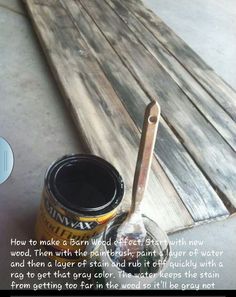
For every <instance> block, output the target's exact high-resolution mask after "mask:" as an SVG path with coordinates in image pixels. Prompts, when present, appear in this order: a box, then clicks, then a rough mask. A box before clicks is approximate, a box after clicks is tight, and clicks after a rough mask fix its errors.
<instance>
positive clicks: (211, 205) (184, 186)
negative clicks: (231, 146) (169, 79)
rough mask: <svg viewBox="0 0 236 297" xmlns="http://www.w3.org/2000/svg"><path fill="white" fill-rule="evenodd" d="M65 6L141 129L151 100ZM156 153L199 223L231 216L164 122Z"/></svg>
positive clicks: (77, 10)
mask: <svg viewBox="0 0 236 297" xmlns="http://www.w3.org/2000/svg"><path fill="white" fill-rule="evenodd" d="M63 3H64V5H65V7H66V8H67V9H68V11H69V13H70V14H71V16H72V18H73V20H74V22H75V25H76V26H77V29H78V30H79V32H80V33H81V34H82V36H83V38H84V40H86V42H87V43H88V45H89V46H90V48H91V50H92V52H93V55H94V56H95V57H96V59H97V61H98V62H99V63H100V66H101V68H102V69H103V71H104V73H105V74H106V76H107V78H108V79H109V80H110V82H111V84H112V86H113V88H114V90H115V91H116V93H117V94H118V96H119V98H120V99H121V101H122V102H123V104H124V106H125V107H126V109H127V110H128V112H129V114H130V116H131V117H132V118H133V120H134V121H135V123H136V124H137V126H138V127H139V128H141V125H142V117H143V112H144V109H145V106H146V105H147V104H148V103H149V98H148V97H147V95H146V94H145V93H144V92H143V90H142V89H141V88H140V86H139V85H138V83H137V82H136V80H135V79H134V77H133V76H132V75H131V73H130V72H129V71H128V69H127V68H126V67H125V66H124V65H123V64H122V63H121V60H120V59H119V57H118V56H117V55H116V53H115V51H114V50H113V48H112V47H111V46H110V45H109V43H108V42H107V41H106V38H105V37H104V36H103V34H102V33H101V32H100V30H99V28H98V27H97V26H96V25H95V24H94V22H93V20H92V19H91V17H90V16H89V15H88V14H87V13H86V12H85V10H84V9H83V8H82V7H81V5H80V4H79V3H78V2H76V1H73V0H67V1H66V2H63ZM155 151H156V154H157V157H158V160H159V161H160V162H161V165H162V167H163V168H164V170H165V171H166V172H167V175H168V177H169V178H170V180H171V182H172V184H173V185H174V187H175V188H176V190H177V192H178V193H179V195H180V197H181V198H182V200H183V202H184V204H185V206H186V207H187V209H188V210H189V212H190V213H191V215H192V217H193V218H194V220H195V221H201V220H208V219H210V218H214V217H217V216H221V215H225V214H227V211H226V208H225V207H224V205H223V203H222V201H221V200H220V198H219V197H218V196H217V194H216V193H215V192H214V191H213V189H212V188H211V186H210V184H209V183H208V181H207V180H206V178H205V177H204V175H203V174H202V173H201V171H200V169H199V168H198V167H197V166H196V164H195V163H194V161H193V160H192V159H191V157H190V156H189V154H188V153H187V152H186V150H185V149H184V147H183V146H182V145H181V143H180V142H179V141H178V139H177V138H176V137H175V135H174V134H173V132H172V131H171V130H170V128H169V127H168V126H167V125H166V123H165V122H164V121H163V120H161V123H160V126H159V131H158V141H157V143H156V148H155Z"/></svg>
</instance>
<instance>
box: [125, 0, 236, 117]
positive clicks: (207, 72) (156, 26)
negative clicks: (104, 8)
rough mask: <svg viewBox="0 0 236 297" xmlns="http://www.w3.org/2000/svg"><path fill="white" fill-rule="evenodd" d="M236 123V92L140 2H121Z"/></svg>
mask: <svg viewBox="0 0 236 297" xmlns="http://www.w3.org/2000/svg"><path fill="white" fill-rule="evenodd" d="M121 2H122V3H123V4H124V5H127V7H129V9H130V11H132V13H134V14H135V16H136V17H137V18H138V19H139V20H140V21H141V22H142V23H143V24H144V25H145V26H146V28H147V29H148V30H149V31H150V32H151V33H152V34H153V35H154V36H155V37H156V38H157V39H158V40H159V41H160V42H161V43H162V44H163V45H164V46H165V47H166V49H167V50H168V51H169V52H170V53H171V54H172V55H174V56H175V58H176V59H177V60H178V61H179V62H180V63H182V65H183V66H184V67H185V68H186V69H187V70H188V71H189V72H190V73H191V75H193V76H194V78H195V79H197V80H198V81H199V82H200V84H201V85H202V86H203V87H204V88H205V90H207V92H209V94H211V95H212V97H213V98H214V99H215V100H217V102H218V103H219V104H220V105H221V107H222V108H223V109H224V110H226V111H227V113H228V114H229V115H230V116H231V117H232V119H233V120H234V121H236V93H235V91H234V90H233V89H232V87H231V86H229V85H228V84H227V83H226V82H224V81H223V80H222V79H221V78H220V77H219V76H218V75H217V74H216V73H215V72H214V71H213V69H212V68H210V67H209V66H208V65H207V64H206V63H205V62H204V61H203V60H202V59H201V58H200V57H199V56H198V55H197V54H196V53H195V52H194V51H193V50H192V49H191V48H190V47H189V46H188V45H187V44H186V43H185V42H184V41H183V40H182V39H181V38H179V37H178V36H177V35H176V34H175V33H174V32H173V30H171V29H170V28H169V27H168V26H167V25H166V24H165V23H164V22H163V21H162V20H161V19H160V18H159V17H158V16H157V15H156V14H154V13H153V12H152V11H151V10H148V9H147V8H146V7H145V6H144V5H143V4H142V2H141V1H139V0H121Z"/></svg>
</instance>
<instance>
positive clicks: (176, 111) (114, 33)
mask: <svg viewBox="0 0 236 297" xmlns="http://www.w3.org/2000/svg"><path fill="white" fill-rule="evenodd" d="M80 2H81V3H82V4H83V6H84V7H85V8H86V11H87V12H88V13H89V15H90V16H91V17H92V18H93V20H94V22H95V23H96V24H97V26H98V27H99V28H100V30H101V31H102V32H103V34H104V35H105V36H106V38H107V40H108V41H109V43H110V44H111V45H112V46H113V48H114V49H115V51H116V53H117V54H118V55H119V57H120V58H121V59H122V61H123V63H124V64H125V65H126V66H127V67H128V68H129V70H130V72H131V73H132V74H133V75H134V76H135V77H136V79H137V80H138V82H139V84H140V85H141V86H142V87H143V89H144V90H145V91H146V92H147V93H148V94H149V95H150V96H151V97H153V98H155V97H156V96H159V100H160V101H159V102H160V104H161V107H162V112H163V113H162V115H163V117H164V118H165V119H166V120H167V121H168V123H169V125H171V126H172V127H173V129H174V131H175V133H176V134H177V135H178V136H179V137H180V138H182V139H183V142H184V146H185V148H186V149H187V150H188V151H189V152H190V154H191V156H192V157H193V158H194V160H195V162H196V163H197V164H198V166H200V168H201V170H202V171H203V173H204V174H205V175H206V176H207V178H208V180H209V181H210V183H211V184H212V185H213V186H214V187H215V189H216V190H217V192H218V194H219V195H220V197H221V199H222V200H223V201H224V203H225V205H227V207H228V209H229V210H230V211H231V212H233V211H235V207H236V183H235V176H236V171H235V168H236V158H235V152H234V151H233V150H232V148H231V147H230V146H229V145H228V144H227V143H226V142H225V141H224V140H223V138H222V137H221V136H220V135H219V134H218V133H217V131H216V130H215V129H214V128H213V127H212V125H211V124H210V123H209V122H208V121H207V120H206V119H205V118H204V117H203V116H202V115H201V114H200V113H199V112H198V110H197V109H196V107H195V106H194V105H193V104H192V103H191V102H190V101H189V99H188V98H187V96H186V95H185V94H184V92H183V91H182V90H181V89H180V88H179V87H178V85H177V84H176V83H175V82H174V81H173V80H172V79H171V77H170V76H169V74H168V73H167V72H166V71H165V70H164V68H163V67H162V66H161V65H160V64H159V62H158V61H157V60H156V59H155V58H154V57H153V56H152V55H151V54H150V53H149V52H148V50H147V49H146V48H145V47H144V46H143V45H141V44H140V43H139V41H138V40H137V38H135V36H134V35H133V34H132V32H131V31H130V30H129V29H128V27H127V26H126V24H125V23H124V22H123V21H122V20H121V19H120V18H119V17H118V15H117V14H116V13H115V12H114V11H113V10H112V9H111V7H110V6H108V5H107V3H106V2H104V1H98V0H93V1H89V2H88V1H84V0H81V1H80Z"/></svg>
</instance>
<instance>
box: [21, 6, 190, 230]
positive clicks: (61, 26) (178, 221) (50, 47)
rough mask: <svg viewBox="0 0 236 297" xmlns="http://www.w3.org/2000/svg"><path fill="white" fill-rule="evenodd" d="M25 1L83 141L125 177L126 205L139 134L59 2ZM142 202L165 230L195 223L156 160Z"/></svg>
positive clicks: (128, 200) (128, 198) (147, 211)
mask: <svg viewBox="0 0 236 297" xmlns="http://www.w3.org/2000/svg"><path fill="white" fill-rule="evenodd" d="M26 5H27V7H28V10H29V13H30V15H31V18H32V20H33V24H34V26H35V30H36V32H37V34H38V36H39V39H40V41H41V44H42V46H43V48H44V51H45V54H46V56H47V58H48V60H49V63H50V65H51V67H52V70H53V72H54V75H55V77H56V79H57V81H58V83H59V85H60V87H61V90H62V92H63V94H64V97H65V99H66V102H67V104H68V107H69V109H70V111H71V113H72V115H73V118H74V120H75V123H76V125H77V127H78V128H79V130H80V132H81V133H82V137H83V140H84V141H85V143H86V145H87V147H88V148H89V149H90V151H91V152H93V153H94V154H97V155H99V156H101V157H104V158H105V159H107V160H108V161H110V162H111V163H112V164H114V166H115V167H116V168H117V169H118V170H119V171H120V173H121V175H122V176H123V177H124V179H125V182H126V186H127V189H126V197H125V201H126V207H127V205H128V204H129V202H130V194H131V193H130V190H131V186H132V181H133V173H134V168H135V162H136V157H137V148H138V144H139V138H140V133H139V132H138V130H137V128H136V126H135V125H134V123H133V121H132V120H131V118H130V117H129V116H128V113H127V111H126V110H125V108H124V106H123V105H122V103H121V102H120V100H119V98H118V97H117V95H116V93H115V91H114V89H113V88H112V86H111V84H110V83H109V81H108V80H107V78H106V76H105V75H104V73H103V72H102V71H101V68H100V67H99V65H98V63H97V62H96V60H95V59H94V58H93V56H92V55H91V53H90V51H89V49H88V47H87V46H86V44H85V42H84V40H83V39H82V37H81V35H80V34H79V32H78V30H77V29H76V28H75V27H74V24H73V22H72V21H71V19H70V18H69V16H68V14H67V13H66V11H65V9H64V8H63V7H62V6H61V5H60V2H59V1H52V0H50V1H46V0H26ZM143 206H144V212H145V213H146V214H147V215H149V216H150V217H152V218H153V219H155V220H156V221H157V222H158V223H159V224H160V225H161V227H162V228H164V229H165V230H168V231H174V230H177V229H181V228H184V227H186V226H189V225H192V224H193V220H192V218H191V216H190V215H189V213H188V211H187V210H186V208H185V206H184V205H183V203H182V201H181V200H180V198H179V196H178V195H177V193H176V191H175V190H174V188H173V186H172V185H171V183H170V182H169V180H168V178H167V176H166V175H165V173H164V171H163V170H162V168H161V167H160V165H159V164H158V163H157V162H156V161H154V162H153V166H152V171H151V174H150V179H149V185H148V189H147V195H146V197H145V201H144V205H143Z"/></svg>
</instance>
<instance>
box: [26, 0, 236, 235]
mask: <svg viewBox="0 0 236 297" xmlns="http://www.w3.org/2000/svg"><path fill="white" fill-rule="evenodd" d="M25 3H26V6H27V8H28V11H29V15H30V17H31V20H32V23H33V25H34V28H35V31H36V33H37V35H38V37H39V39H40V42H41V45H42V48H43V49H44V52H45V55H46V57H47V59H48V62H49V63H50V65H51V68H52V71H53V73H54V76H55V78H56V80H57V83H58V86H59V87H60V89H61V91H62V94H63V96H64V98H65V101H66V103H67V105H68V108H69V110H70V112H71V114H72V116H73V119H74V121H75V124H76V126H77V127H78V129H79V132H80V135H81V138H82V140H83V142H84V144H85V145H86V148H87V150H88V151H89V152H91V153H93V154H96V155H99V156H101V157H103V158H105V159H106V160H108V161H109V162H111V163H112V164H113V165H114V166H115V167H116V168H117V169H118V170H119V172H120V173H121V175H122V176H123V178H124V180H125V184H126V194H125V198H124V202H123V205H122V207H123V208H124V209H127V208H128V207H129V205H130V201H131V189H132V182H133V175H134V169H135V163H136V158H137V151H138V145H139V140H140V129H141V127H142V121H143V114H144V110H145V107H146V105H147V104H148V103H149V101H150V100H151V99H152V98H154V99H157V100H158V102H159V104H160V105H161V108H162V118H161V122H160V126H159V130H158V136H157V142H156V146H155V158H154V160H153V164H152V171H151V174H150V181H149V185H148V189H147V193H146V197H145V201H144V204H143V212H144V213H145V214H146V215H148V216H149V217H151V218H153V219H154V220H155V221H157V222H158V223H159V225H160V226H161V227H162V228H164V229H165V230H166V231H168V232H173V231H177V230H180V229H183V228H186V227H190V226H194V225H196V224H199V223H201V222H206V221H211V220H214V219H218V218H225V217H227V216H229V215H230V214H233V213H234V212H235V209H236V158H235V148H236V123H235V120H236V93H235V91H234V90H233V89H232V88H231V87H230V86H229V85H227V84H226V83H225V82H224V81H223V80H222V79H221V78H219V77H218V76H217V75H216V74H215V73H214V71H213V70H212V69H211V68H210V67H209V66H207V65H206V64H205V62H204V61H203V60H202V59H201V58H200V57H199V56H197V54H195V53H194V52H193V51H192V50H191V49H190V48H189V46H188V45H187V44H186V43H185V42H184V41H183V40H181V39H180V38H179V37H178V36H177V35H176V34H175V33H174V32H173V31H172V30H171V29H170V28H169V27H168V26H167V25H166V24H165V23H163V21H162V20H161V19H160V18H159V17H158V16H156V15H155V14H154V13H153V12H151V11H150V10H148V9H147V8H145V6H144V5H143V4H142V3H141V2H139V1H137V0H66V1H65V0H25Z"/></svg>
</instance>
